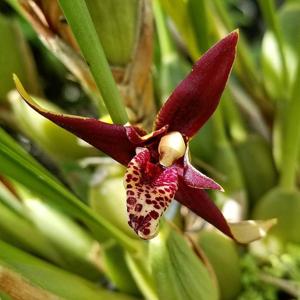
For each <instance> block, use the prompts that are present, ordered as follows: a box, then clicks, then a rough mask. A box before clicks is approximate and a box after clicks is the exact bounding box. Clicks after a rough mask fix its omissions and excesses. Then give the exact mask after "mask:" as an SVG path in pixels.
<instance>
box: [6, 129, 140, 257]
mask: <svg viewBox="0 0 300 300" xmlns="http://www.w3.org/2000/svg"><path fill="white" fill-rule="evenodd" d="M2 137H4V140H5V141H6V142H7V141H8V142H9V143H7V144H2V145H1V147H0V172H1V173H3V174H5V175H6V176H8V177H11V178H12V179H14V180H16V181H18V182H19V183H21V184H23V185H24V186H26V187H27V188H28V189H30V190H31V191H32V192H34V193H36V194H37V195H39V196H40V197H41V199H47V201H49V203H52V205H55V206H56V207H58V208H59V209H61V210H63V211H64V212H65V213H66V214H68V215H71V216H73V217H75V218H78V219H79V220H81V221H82V222H83V223H84V224H86V225H87V226H88V227H89V229H91V230H92V231H93V233H94V235H95V238H96V239H97V240H99V241H103V240H105V239H107V238H109V237H113V238H116V239H117V240H118V242H120V243H121V244H123V246H124V247H126V249H128V250H129V251H131V250H134V249H136V248H135V246H136V244H135V242H134V241H133V240H132V239H130V238H128V237H127V236H126V235H125V234H124V233H122V232H121V231H120V230H118V229H117V228H116V227H114V226H113V225H112V224H110V223H109V222H108V221H107V220H105V219H104V218H101V217H100V216H97V215H96V214H95V213H94V212H93V211H92V210H90V209H89V208H88V207H87V206H85V205H84V204H83V203H82V202H81V201H80V200H79V199H78V198H76V196H75V195H73V194H72V193H71V192H69V191H68V190H66V189H65V188H64V187H63V186H62V185H61V184H60V183H59V182H58V181H57V180H55V179H54V177H53V176H51V175H49V172H48V171H46V170H45V169H43V168H42V167H41V166H39V165H38V163H37V162H33V163H31V161H32V158H28V157H26V158H24V156H25V154H24V153H23V154H21V153H22V151H20V149H19V147H18V145H17V146H15V143H13V141H11V140H9V139H8V138H6V136H5V134H4V132H2V134H1V135H0V142H2ZM8 145H9V146H8ZM15 148H16V149H17V150H15Z"/></svg>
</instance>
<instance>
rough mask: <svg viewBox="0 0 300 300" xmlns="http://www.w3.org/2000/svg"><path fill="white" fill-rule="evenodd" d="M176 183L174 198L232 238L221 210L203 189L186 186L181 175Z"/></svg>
mask: <svg viewBox="0 0 300 300" xmlns="http://www.w3.org/2000/svg"><path fill="white" fill-rule="evenodd" d="M178 183H179V185H178V191H177V193H176V195H175V199H176V200H177V201H178V202H180V203H181V204H183V205H184V206H186V207H187V208H189V209H190V210H191V211H193V212H194V213H195V214H197V215H198V216H200V217H201V218H203V219H205V220H206V221H207V222H209V223H210V224H212V225H214V226H215V227H216V228H218V229H219V230H220V231H222V232H223V233H224V234H226V235H227V236H229V237H231V238H234V237H233V235H232V232H231V230H230V227H229V225H228V223H227V221H226V220H225V218H224V216H223V215H222V213H221V211H220V210H219V209H218V208H217V206H216V205H215V204H214V203H213V201H212V200H211V199H210V198H209V196H208V195H207V193H206V192H205V191H203V190H201V189H194V188H192V187H190V186H187V185H186V184H185V182H184V179H183V178H182V177H179V178H178Z"/></svg>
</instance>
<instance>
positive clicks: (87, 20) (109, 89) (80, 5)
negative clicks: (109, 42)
mask: <svg viewBox="0 0 300 300" xmlns="http://www.w3.org/2000/svg"><path fill="white" fill-rule="evenodd" d="M59 4H60V6H61V8H62V9H63V11H64V14H65V16H66V18H67V20H68V23H69V24H70V26H71V28H72V31H73V33H74V35H75V37H76V39H77V42H78V44H79V47H80V49H81V51H82V54H83V56H84V58H85V60H86V61H87V64H88V65H89V67H90V69H91V72H92V74H93V77H94V79H95V82H96V84H97V87H98V88H99V90H100V92H101V94H102V97H103V100H104V102H105V105H106V107H107V110H108V112H109V114H110V116H111V119H112V120H113V122H114V123H117V124H125V123H126V122H128V117H127V114H126V111H125V108H124V105H123V103H122V98H121V95H120V93H119V91H118V88H117V85H116V83H115V81H114V78H113V76H112V73H111V70H110V67H109V64H108V62H107V59H106V57H105V53H104V50H103V47H102V45H101V42H100V40H99V38H98V35H97V32H96V29H95V27H94V24H93V21H92V18H91V16H90V14H89V11H88V8H87V6H86V3H85V1H84V0H73V1H69V0H59Z"/></svg>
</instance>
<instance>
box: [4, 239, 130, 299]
mask: <svg viewBox="0 0 300 300" xmlns="http://www.w3.org/2000/svg"><path fill="white" fill-rule="evenodd" d="M0 265H4V266H6V267H8V268H11V269H13V270H14V271H16V272H18V273H20V274H21V275H22V276H24V277H25V278H27V279H28V280H29V281H30V282H31V283H32V284H34V285H36V286H38V287H40V288H43V289H45V290H47V291H49V292H51V293H54V294H57V295H59V296H61V297H62V298H65V299H72V300H83V299H89V300H93V299H95V300H99V299H105V300H130V299H133V298H132V297H130V296H127V295H125V294H118V293H113V292H110V291H107V290H105V289H102V288H99V287H96V286H95V285H93V284H92V283H90V282H88V281H86V280H84V279H83V278H80V277H78V276H76V275H74V274H71V273H68V272H66V271H64V270H62V269H60V268H58V267H55V266H53V265H51V264H49V263H46V262H44V261H42V260H40V259H38V258H35V257H33V256H31V255H29V254H26V253H24V252H22V251H20V250H18V249H16V248H14V247H12V246H9V245H8V244H6V243H4V242H2V241H0Z"/></svg>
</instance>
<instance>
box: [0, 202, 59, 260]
mask: <svg viewBox="0 0 300 300" xmlns="http://www.w3.org/2000/svg"><path fill="white" fill-rule="evenodd" d="M1 200H2V199H1V196H0V217H1V218H0V238H1V239H3V240H5V241H7V242H9V243H11V244H13V245H15V246H18V247H20V248H22V249H24V250H26V251H31V252H33V253H35V254H37V255H40V256H42V257H45V258H47V259H49V260H50V261H53V262H55V263H58V264H60V263H62V261H61V258H60V257H59V255H58V253H57V252H56V251H55V249H54V248H53V247H52V245H51V244H50V243H49V241H48V240H47V239H46V238H45V237H44V236H43V235H42V234H41V233H40V232H39V231H38V230H37V229H36V228H35V227H34V225H33V224H32V223H30V222H29V221H28V220H26V219H24V218H22V217H21V216H20V215H19V214H16V213H15V212H14V211H12V210H11V209H9V208H8V207H7V206H5V205H4V204H3V202H2V201H1ZM29 236H30V238H28V237H29Z"/></svg>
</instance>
